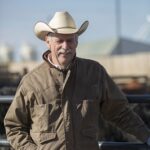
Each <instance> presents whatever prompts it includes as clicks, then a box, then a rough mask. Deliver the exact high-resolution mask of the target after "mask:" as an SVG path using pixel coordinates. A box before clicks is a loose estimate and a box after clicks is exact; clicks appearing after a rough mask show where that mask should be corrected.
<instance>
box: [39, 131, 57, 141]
mask: <svg viewBox="0 0 150 150" xmlns="http://www.w3.org/2000/svg"><path fill="white" fill-rule="evenodd" d="M56 137H57V134H56V133H50V132H49V133H41V134H40V144H44V143H46V142H49V141H51V140H54V139H56Z"/></svg>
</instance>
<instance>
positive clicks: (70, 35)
mask: <svg viewBox="0 0 150 150" xmlns="http://www.w3.org/2000/svg"><path fill="white" fill-rule="evenodd" d="M51 36H52V37H54V38H58V39H69V38H74V37H76V36H77V34H58V33H51Z"/></svg>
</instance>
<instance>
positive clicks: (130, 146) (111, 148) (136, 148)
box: [98, 142, 150, 150]
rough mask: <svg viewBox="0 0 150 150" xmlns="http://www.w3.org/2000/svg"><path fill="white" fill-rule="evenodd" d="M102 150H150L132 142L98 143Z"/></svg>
mask: <svg viewBox="0 0 150 150" xmlns="http://www.w3.org/2000/svg"><path fill="white" fill-rule="evenodd" d="M98 144H99V147H100V148H101V149H102V150H116V148H117V150H150V146H148V145H147V144H142V143H134V142H99V143H98Z"/></svg>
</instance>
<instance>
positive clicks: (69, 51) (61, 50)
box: [58, 48, 71, 54]
mask: <svg viewBox="0 0 150 150" xmlns="http://www.w3.org/2000/svg"><path fill="white" fill-rule="evenodd" d="M58 53H59V54H61V53H62V54H65V53H66V54H68V53H71V49H64V48H61V49H60V50H59V52H58Z"/></svg>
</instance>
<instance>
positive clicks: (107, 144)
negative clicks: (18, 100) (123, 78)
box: [0, 95, 150, 150]
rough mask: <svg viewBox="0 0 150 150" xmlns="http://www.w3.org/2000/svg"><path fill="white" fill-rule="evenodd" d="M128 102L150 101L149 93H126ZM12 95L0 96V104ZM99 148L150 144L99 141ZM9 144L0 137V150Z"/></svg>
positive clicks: (135, 149)
mask: <svg viewBox="0 0 150 150" xmlns="http://www.w3.org/2000/svg"><path fill="white" fill-rule="evenodd" d="M126 96H127V99H128V101H129V103H140V104H142V103H150V95H126ZM12 99H13V96H0V105H10V103H11V101H12ZM98 144H99V147H100V149H101V150H150V146H148V145H147V144H144V143H135V142H106V141H104V142H102V141H101V142H99V143H98ZM9 147H10V145H9V143H8V141H7V140H6V139H4V138H0V150H1V149H2V148H4V149H5V150H6V149H7V150H8V149H9Z"/></svg>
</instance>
